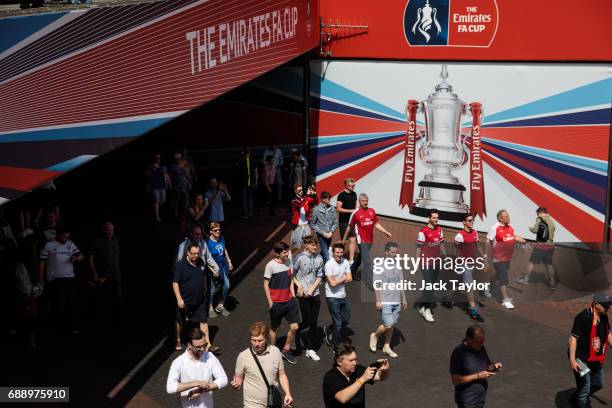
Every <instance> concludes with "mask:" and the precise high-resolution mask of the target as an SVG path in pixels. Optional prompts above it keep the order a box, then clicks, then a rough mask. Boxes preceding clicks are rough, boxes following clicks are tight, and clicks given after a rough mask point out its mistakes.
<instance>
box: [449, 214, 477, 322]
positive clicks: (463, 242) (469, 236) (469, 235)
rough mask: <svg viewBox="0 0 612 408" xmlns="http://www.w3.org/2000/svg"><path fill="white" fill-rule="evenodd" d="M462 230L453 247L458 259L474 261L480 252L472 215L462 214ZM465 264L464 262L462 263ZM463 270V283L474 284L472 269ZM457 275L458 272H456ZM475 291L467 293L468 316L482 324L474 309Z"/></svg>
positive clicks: (471, 262) (456, 236)
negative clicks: (455, 249) (455, 248)
mask: <svg viewBox="0 0 612 408" xmlns="http://www.w3.org/2000/svg"><path fill="white" fill-rule="evenodd" d="M462 218H463V219H462V222H463V229H462V230H461V231H459V232H458V233H457V235H455V245H456V246H457V255H458V257H460V258H463V259H466V260H469V259H471V260H475V259H476V257H478V256H482V252H481V250H480V247H479V245H478V231H476V230H475V229H474V215H473V214H464V215H463V216H462ZM464 262H466V261H464ZM473 262H474V261H470V264H473ZM464 269H465V270H464V271H463V273H462V274H461V276H462V278H463V283H466V284H470V283H472V282H474V270H475V269H476V268H475V267H473V268H468V267H465V268H464ZM457 273H459V272H457ZM474 292H475V291H474V290H469V291H468V292H467V299H468V304H469V307H468V315H469V316H470V317H471V318H472V319H473V320H476V321H477V322H481V323H482V322H484V319H483V318H482V316H480V314H479V313H478V309H477V308H476V298H475V293H474Z"/></svg>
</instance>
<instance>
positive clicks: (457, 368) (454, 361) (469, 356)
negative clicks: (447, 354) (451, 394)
mask: <svg viewBox="0 0 612 408" xmlns="http://www.w3.org/2000/svg"><path fill="white" fill-rule="evenodd" d="M490 363H491V360H489V356H488V355H487V350H486V349H485V348H484V346H483V347H481V348H480V350H478V351H474V350H471V349H470V348H469V347H467V346H466V345H465V343H463V342H462V343H461V344H460V345H458V346H457V347H456V348H455V350H453V353H452V354H451V358H450V373H451V375H454V374H457V375H462V376H463V375H471V374H476V373H478V372H480V371H484V370H486V369H487V368H488V367H489V364H490ZM487 388H488V383H487V380H485V379H482V380H476V381H471V382H469V383H466V384H460V385H455V402H465V403H477V402H483V401H484V400H485V399H486V397H487Z"/></svg>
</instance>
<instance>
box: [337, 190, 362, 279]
mask: <svg viewBox="0 0 612 408" xmlns="http://www.w3.org/2000/svg"><path fill="white" fill-rule="evenodd" d="M356 209H357V193H355V179H353V178H347V179H344V190H342V191H341V192H340V194H338V198H337V200H336V212H337V213H338V231H339V232H340V239H342V237H344V232H345V231H346V229H347V228H348V225H349V221H350V219H351V214H353V212H354V211H355V210H356ZM356 246H357V242H356V239H355V233H354V232H353V231H350V232H349V239H348V254H349V259H353V260H354V259H355V248H356ZM355 278H359V277H358V276H356V275H353V279H355ZM355 280H359V279H355Z"/></svg>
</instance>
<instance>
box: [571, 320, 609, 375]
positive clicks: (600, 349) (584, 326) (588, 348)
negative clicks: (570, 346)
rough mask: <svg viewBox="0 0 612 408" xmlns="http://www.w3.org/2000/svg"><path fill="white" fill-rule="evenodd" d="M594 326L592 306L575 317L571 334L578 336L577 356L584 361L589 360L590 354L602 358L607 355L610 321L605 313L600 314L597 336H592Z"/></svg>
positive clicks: (596, 330)
mask: <svg viewBox="0 0 612 408" xmlns="http://www.w3.org/2000/svg"><path fill="white" fill-rule="evenodd" d="M592 328H593V311H592V310H591V308H587V309H584V310H583V311H582V312H580V313H578V314H577V315H576V317H575V318H574V325H573V326H572V333H571V335H572V336H574V337H575V338H576V358H579V359H580V360H582V361H583V362H585V363H586V362H589V361H590V360H592V361H596V360H593V359H589V357H590V356H593V357H595V358H597V357H598V356H599V358H601V356H605V353H606V351H607V350H606V349H607V347H608V333H609V331H610V322H609V321H608V316H607V315H606V314H604V313H601V314H600V315H599V323H598V324H597V326H596V329H595V333H596V335H595V336H591V329H592Z"/></svg>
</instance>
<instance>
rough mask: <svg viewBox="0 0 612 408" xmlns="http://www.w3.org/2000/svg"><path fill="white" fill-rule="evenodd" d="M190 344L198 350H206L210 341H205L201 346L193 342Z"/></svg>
mask: <svg viewBox="0 0 612 408" xmlns="http://www.w3.org/2000/svg"><path fill="white" fill-rule="evenodd" d="M189 345H190V346H191V348H192V349H194V350H197V351H206V348H207V347H208V343H204V344H203V345H201V346H194V345H193V344H191V343H189Z"/></svg>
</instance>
